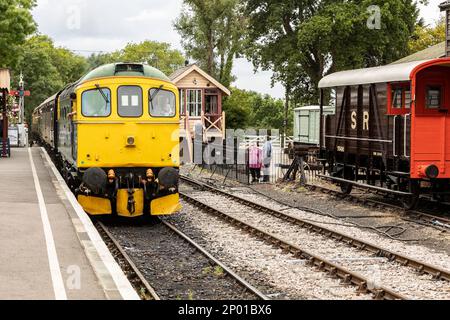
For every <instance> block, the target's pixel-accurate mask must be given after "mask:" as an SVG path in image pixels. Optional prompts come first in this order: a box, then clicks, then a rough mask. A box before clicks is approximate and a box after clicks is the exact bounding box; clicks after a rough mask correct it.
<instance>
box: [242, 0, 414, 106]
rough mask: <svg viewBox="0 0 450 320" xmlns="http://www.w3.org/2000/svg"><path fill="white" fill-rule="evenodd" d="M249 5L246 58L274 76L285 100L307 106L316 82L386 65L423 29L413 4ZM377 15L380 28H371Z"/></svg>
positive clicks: (341, 0)
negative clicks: (283, 88) (347, 71)
mask: <svg viewBox="0 0 450 320" xmlns="http://www.w3.org/2000/svg"><path fill="white" fill-rule="evenodd" d="M245 2H246V14H247V15H248V16H249V40H250V41H249V42H248V43H249V44H250V45H249V46H248V47H247V56H248V57H249V58H250V59H251V60H252V61H253V63H254V65H255V66H256V67H262V68H263V69H266V70H269V69H270V70H273V71H274V72H275V76H274V80H275V81H280V82H282V83H283V84H284V85H285V86H286V88H287V89H288V90H287V91H288V92H287V96H293V97H294V99H295V100H296V101H297V102H305V103H317V101H318V98H319V97H318V96H319V94H318V89H317V87H318V82H319V81H320V79H321V78H322V77H323V76H324V75H326V74H328V73H330V72H334V71H339V70H343V69H350V68H358V67H369V66H375V65H380V64H386V63H389V62H391V61H394V60H396V59H398V58H401V57H402V56H404V55H406V54H408V53H409V52H408V42H409V39H410V37H411V35H412V34H413V32H414V30H415V27H416V25H417V24H418V23H419V19H418V16H419V15H418V8H417V3H416V1H414V0H319V1H318V0H285V1H278V0H245ZM374 6H376V7H374ZM378 10H379V11H378ZM378 13H379V14H380V15H379V17H380V20H379V26H378V25H377V23H375V24H374V25H373V26H371V25H370V24H368V22H371V21H372V19H375V22H378V21H376V19H377V17H378V15H377V14H378ZM291 91H292V92H291Z"/></svg>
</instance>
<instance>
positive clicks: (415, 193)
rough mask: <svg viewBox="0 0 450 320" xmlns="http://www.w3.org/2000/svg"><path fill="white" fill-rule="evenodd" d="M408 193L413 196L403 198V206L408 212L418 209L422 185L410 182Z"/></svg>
mask: <svg viewBox="0 0 450 320" xmlns="http://www.w3.org/2000/svg"><path fill="white" fill-rule="evenodd" d="M408 191H409V192H410V193H411V195H408V196H403V197H402V204H403V207H404V208H405V209H406V210H414V209H415V208H416V207H417V203H418V202H419V197H420V185H419V183H418V181H414V180H410V181H409V183H408Z"/></svg>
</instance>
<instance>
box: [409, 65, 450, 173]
mask: <svg viewBox="0 0 450 320" xmlns="http://www.w3.org/2000/svg"><path fill="white" fill-rule="evenodd" d="M447 77H448V68H447V67H443V66H434V67H432V68H430V69H425V70H423V71H421V72H420V73H419V74H418V75H417V85H416V106H415V115H414V121H413V128H412V135H413V136H412V141H413V145H412V154H411V159H412V163H411V166H412V167H411V169H412V175H413V177H414V178H424V177H425V176H426V175H427V173H426V168H428V167H430V166H435V167H437V168H438V170H439V175H438V177H439V178H450V164H449V163H448V161H449V160H450V159H449V158H450V157H449V154H450V132H449V131H450V130H449V128H448V127H449V125H450V119H449V118H450V114H449V109H450V96H449V93H450V90H449V84H450V81H449V79H447Z"/></svg>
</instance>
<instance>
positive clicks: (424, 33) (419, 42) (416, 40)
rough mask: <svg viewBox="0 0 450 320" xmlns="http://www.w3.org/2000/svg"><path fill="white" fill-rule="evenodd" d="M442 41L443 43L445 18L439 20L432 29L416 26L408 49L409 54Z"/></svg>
mask: <svg viewBox="0 0 450 320" xmlns="http://www.w3.org/2000/svg"><path fill="white" fill-rule="evenodd" d="M443 41H445V18H442V19H440V20H439V21H438V23H437V24H436V26H434V27H430V26H424V25H422V24H419V25H417V27H416V30H415V31H414V35H413V36H412V39H411V40H410V41H409V44H408V48H409V51H410V53H415V52H418V51H421V50H424V49H426V48H429V47H431V46H434V45H436V44H438V43H440V42H443Z"/></svg>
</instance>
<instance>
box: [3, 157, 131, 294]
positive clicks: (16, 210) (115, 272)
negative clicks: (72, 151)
mask: <svg viewBox="0 0 450 320" xmlns="http://www.w3.org/2000/svg"><path fill="white" fill-rule="evenodd" d="M11 152H12V154H11V158H5V159H0V247H1V249H0V299H1V300H5V299H8V300H42V299H43V300H53V299H56V300H66V299H67V300H123V299H125V300H137V299H139V297H138V295H137V294H136V291H135V290H134V289H133V288H132V286H131V284H130V282H129V281H128V279H127V278H126V276H125V275H124V273H123V271H122V270H121V268H120V267H119V265H118V264H117V263H116V262H115V260H114V258H113V257H112V255H111V253H110V252H109V250H108V249H107V247H106V245H105V243H104V242H103V240H102V239H101V237H100V235H99V234H98V232H97V230H96V229H95V227H94V226H93V224H92V222H91V221H90V219H89V217H88V216H87V215H86V214H85V213H84V212H83V210H82V209H81V207H80V206H79V205H78V202H77V201H76V199H75V197H74V196H73V194H72V193H71V192H70V190H69V189H68V187H67V185H66V184H65V183H64V181H63V179H62V177H61V176H60V175H59V173H58V171H57V170H56V168H55V166H54V165H53V163H52V162H51V161H50V158H49V157H48V155H47V153H46V152H45V151H44V150H43V149H41V148H25V149H12V150H11Z"/></svg>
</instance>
